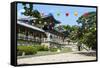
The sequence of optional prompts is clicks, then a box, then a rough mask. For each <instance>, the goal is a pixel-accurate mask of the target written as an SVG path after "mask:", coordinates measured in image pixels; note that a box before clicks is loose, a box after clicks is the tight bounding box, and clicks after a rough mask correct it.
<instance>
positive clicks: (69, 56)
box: [17, 52, 96, 64]
mask: <svg viewBox="0 0 100 68" xmlns="http://www.w3.org/2000/svg"><path fill="white" fill-rule="evenodd" d="M87 60H96V57H95V56H86V55H83V54H81V52H77V53H76V52H71V53H62V54H56V55H46V56H37V57H31V58H22V59H18V61H17V62H18V64H37V63H52V62H71V61H87Z"/></svg>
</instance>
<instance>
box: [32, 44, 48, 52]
mask: <svg viewBox="0 0 100 68" xmlns="http://www.w3.org/2000/svg"><path fill="white" fill-rule="evenodd" d="M33 47H35V48H36V49H37V50H38V51H48V50H49V49H48V47H47V46H44V45H35V46H33Z"/></svg>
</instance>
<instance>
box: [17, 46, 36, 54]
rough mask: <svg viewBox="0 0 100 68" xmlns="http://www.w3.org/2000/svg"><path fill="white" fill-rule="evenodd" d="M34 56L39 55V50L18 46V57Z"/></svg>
mask: <svg viewBox="0 0 100 68" xmlns="http://www.w3.org/2000/svg"><path fill="white" fill-rule="evenodd" d="M23 52H24V53H25V55H34V54H36V53H37V49H36V48H35V47H33V46H17V55H22V54H23Z"/></svg>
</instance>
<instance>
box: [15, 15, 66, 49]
mask: <svg viewBox="0 0 100 68" xmlns="http://www.w3.org/2000/svg"><path fill="white" fill-rule="evenodd" d="M59 23H60V22H59V21H57V20H56V19H55V18H54V17H53V16H52V15H48V16H43V17H42V18H41V19H37V18H35V17H28V16H27V17H26V18H18V19H17V45H26V46H28V45H36V44H40V45H46V46H48V47H59V46H61V45H62V46H63V45H65V42H66V41H65V40H64V34H63V33H61V32H59V31H57V30H55V29H54V26H55V25H57V24H59Z"/></svg>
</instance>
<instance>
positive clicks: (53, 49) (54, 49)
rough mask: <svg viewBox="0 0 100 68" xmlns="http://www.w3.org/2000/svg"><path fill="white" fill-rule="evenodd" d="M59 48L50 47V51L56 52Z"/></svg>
mask: <svg viewBox="0 0 100 68" xmlns="http://www.w3.org/2000/svg"><path fill="white" fill-rule="evenodd" d="M57 50H58V48H50V51H52V52H56V51H57Z"/></svg>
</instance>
